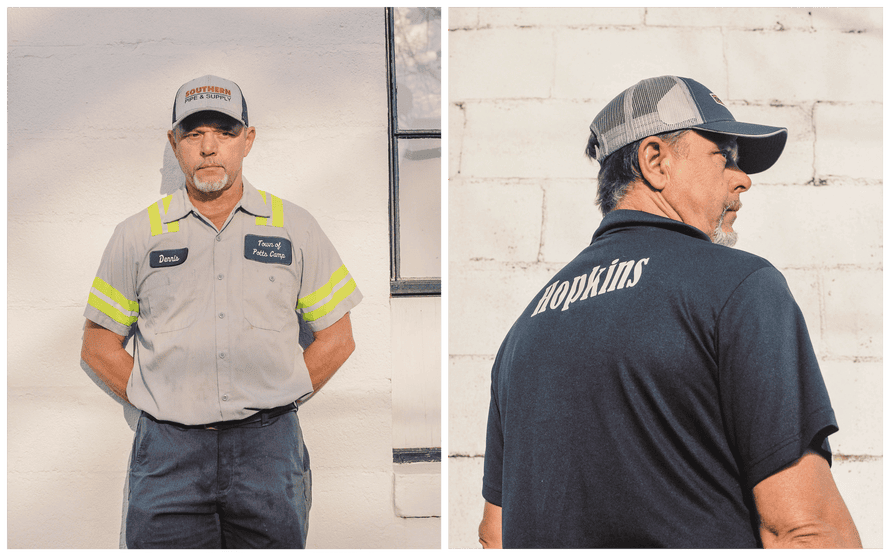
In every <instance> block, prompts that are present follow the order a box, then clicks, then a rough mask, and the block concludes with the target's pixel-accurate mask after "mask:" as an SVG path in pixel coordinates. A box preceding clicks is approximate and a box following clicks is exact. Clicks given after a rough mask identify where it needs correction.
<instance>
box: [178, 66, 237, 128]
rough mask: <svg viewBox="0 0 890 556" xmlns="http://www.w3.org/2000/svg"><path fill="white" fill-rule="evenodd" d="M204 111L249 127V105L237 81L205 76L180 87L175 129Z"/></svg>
mask: <svg viewBox="0 0 890 556" xmlns="http://www.w3.org/2000/svg"><path fill="white" fill-rule="evenodd" d="M203 110H212V111H214V112H221V113H223V114H225V115H227V116H231V117H232V118H235V119H236V120H238V121H239V122H241V123H242V124H244V125H245V126H247V102H246V101H245V100H244V95H243V94H242V93H241V87H239V86H238V85H237V84H236V83H235V82H234V81H229V80H228V79H223V78H222V77H216V76H215V75H205V76H204V77H198V78H197V79H192V80H191V81H189V82H188V83H186V84H185V85H183V86H182V87H180V88H179V90H178V91H176V99H175V100H174V101H173V127H176V125H177V124H179V122H181V121H182V120H184V119H186V118H187V117H189V116H191V115H192V114H194V113H195V112H201V111H203Z"/></svg>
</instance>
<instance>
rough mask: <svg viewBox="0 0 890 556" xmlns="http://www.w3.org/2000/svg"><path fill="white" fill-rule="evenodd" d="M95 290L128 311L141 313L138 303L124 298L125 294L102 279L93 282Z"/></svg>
mask: <svg viewBox="0 0 890 556" xmlns="http://www.w3.org/2000/svg"><path fill="white" fill-rule="evenodd" d="M93 289H95V290H96V291H97V292H99V293H103V294H105V295H106V296H107V297H108V299H110V300H112V301H114V302H115V303H117V304H118V305H120V306H121V307H123V308H124V309H126V310H128V311H137V312H138V311H139V303H138V302H136V301H130V300H129V299H127V298H126V297H125V296H124V294H122V293H121V292H119V291H117V290H116V289H114V288H113V287H111V284H109V283H108V282H106V281H105V280H103V279H101V278H96V279H95V280H93ZM97 309H98V307H97Z"/></svg>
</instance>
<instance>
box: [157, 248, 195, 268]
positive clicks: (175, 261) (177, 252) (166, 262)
mask: <svg viewBox="0 0 890 556" xmlns="http://www.w3.org/2000/svg"><path fill="white" fill-rule="evenodd" d="M188 256H189V248H188V247H183V248H182V249H164V250H162V251H152V252H151V253H149V254H148V265H149V266H150V267H152V268H163V267H165V266H177V265H181V264H182V263H184V262H185V260H186V259H187V258H188Z"/></svg>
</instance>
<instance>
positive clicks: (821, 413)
mask: <svg viewBox="0 0 890 556" xmlns="http://www.w3.org/2000/svg"><path fill="white" fill-rule="evenodd" d="M717 336H718V337H717V339H716V341H717V344H718V349H719V359H720V362H719V364H720V366H719V368H720V378H719V383H720V398H721V401H720V403H721V406H722V410H723V419H724V427H725V429H726V434H727V437H728V439H729V441H730V445H731V446H732V448H733V451H734V453H735V454H736V457H737V458H738V461H739V467H740V471H741V473H742V478H743V481H744V483H745V485H746V487H747V488H749V489H753V488H754V486H755V485H757V483H759V482H760V481H762V480H763V479H765V478H767V477H769V476H770V475H772V474H774V473H776V472H778V471H779V470H781V469H782V468H783V467H785V466H786V465H788V464H790V463H793V462H794V461H796V460H797V459H799V458H800V457H801V456H802V455H803V453H804V452H805V451H806V450H807V448H810V447H813V448H816V449H817V451H820V452H821V453H822V455H823V456H824V457H825V458H826V459H827V460H828V462H829V464H830V463H831V451H830V447H829V445H828V441H827V437H828V435H830V434H832V433H834V432H836V431H837V430H838V427H837V422H836V420H835V416H834V411H833V410H832V408H831V402H830V400H829V397H828V391H827V390H826V388H825V383H824V381H823V379H822V373H821V372H820V370H819V364H818V361H817V359H816V355H815V353H814V351H813V347H812V344H811V342H810V337H809V334H808V332H807V327H806V323H805V322H804V318H803V314H802V313H801V311H800V308H799V307H798V305H797V303H796V302H795V301H794V298H793V297H792V295H791V291H790V290H789V289H788V285H787V283H786V282H785V278H784V277H783V276H782V274H781V273H780V272H779V271H778V270H776V269H775V268H773V267H772V266H768V267H764V268H761V269H760V270H757V271H755V272H754V273H752V274H751V275H749V276H748V277H747V278H746V279H745V280H744V281H743V282H742V283H741V284H740V285H739V286H738V287H737V288H736V290H735V291H734V292H733V293H732V295H731V296H730V298H729V300H728V301H727V303H726V305H725V306H724V308H723V310H722V311H721V312H720V315H719V317H718V326H717Z"/></svg>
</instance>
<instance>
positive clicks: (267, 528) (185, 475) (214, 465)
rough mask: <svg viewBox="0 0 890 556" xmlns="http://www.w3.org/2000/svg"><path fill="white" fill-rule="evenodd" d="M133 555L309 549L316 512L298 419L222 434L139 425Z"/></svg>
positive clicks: (130, 526)
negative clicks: (150, 551) (140, 551)
mask: <svg viewBox="0 0 890 556" xmlns="http://www.w3.org/2000/svg"><path fill="white" fill-rule="evenodd" d="M130 459H131V461H130V495H129V504H128V509H127V520H126V523H127V525H126V536H127V547H128V548H303V547H305V545H306V534H307V532H308V528H309V523H308V521H309V508H310V506H311V505H312V476H311V473H310V471H309V452H308V451H307V450H306V447H305V446H304V445H303V434H302V432H301V430H300V421H299V419H298V418H297V414H296V412H295V411H294V412H290V413H285V414H284V415H281V416H278V417H273V418H272V419H269V420H267V421H265V422H255V423H250V424H247V425H242V426H239V427H236V428H231V429H224V430H207V429H187V428H185V427H181V426H176V425H174V424H169V423H163V422H157V421H155V420H153V419H151V418H150V417H148V416H147V415H146V414H145V413H143V414H142V416H141V417H140V418H139V424H138V425H137V428H136V438H135V439H134V441H133V453H132V454H131V458H130Z"/></svg>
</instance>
